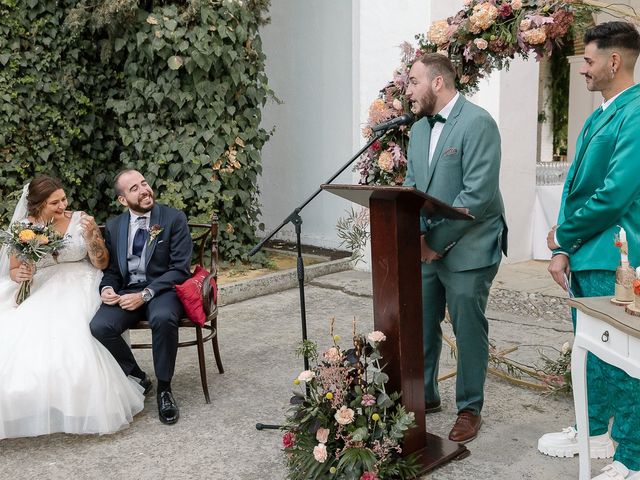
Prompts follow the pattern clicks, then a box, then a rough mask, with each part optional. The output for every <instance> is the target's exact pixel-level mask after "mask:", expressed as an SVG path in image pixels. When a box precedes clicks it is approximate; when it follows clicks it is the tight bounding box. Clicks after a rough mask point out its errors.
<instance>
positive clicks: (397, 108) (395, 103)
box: [392, 98, 402, 112]
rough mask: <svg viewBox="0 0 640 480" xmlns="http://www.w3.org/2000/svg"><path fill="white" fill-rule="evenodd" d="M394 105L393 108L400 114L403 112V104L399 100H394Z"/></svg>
mask: <svg viewBox="0 0 640 480" xmlns="http://www.w3.org/2000/svg"><path fill="white" fill-rule="evenodd" d="M392 105H393V108H395V109H396V110H398V111H399V112H401V111H402V102H401V101H400V100H398V99H397V98H394V99H393V103H392Z"/></svg>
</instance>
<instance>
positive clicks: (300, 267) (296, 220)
mask: <svg viewBox="0 0 640 480" xmlns="http://www.w3.org/2000/svg"><path fill="white" fill-rule="evenodd" d="M387 131H388V129H384V130H381V131H378V132H374V134H373V137H372V138H371V140H369V142H367V144H366V145H365V146H364V147H362V148H361V149H360V150H358V151H357V152H356V154H355V155H354V156H353V157H351V158H350V159H349V161H347V163H345V164H344V165H343V166H342V167H340V169H339V170H338V171H337V172H336V173H334V174H333V176H332V177H331V178H329V179H328V180H327V181H326V182H324V184H329V183H331V182H333V181H334V180H335V179H336V178H337V177H338V176H339V175H340V174H341V173H342V172H344V171H345V170H346V169H347V168H348V167H349V165H351V164H352V163H353V161H354V160H355V159H356V158H358V157H359V156H360V155H362V154H363V153H364V152H365V151H366V150H367V149H368V148H369V147H370V146H371V145H373V143H374V142H375V141H376V140H379V139H380V138H382V137H383V136H384V135H385V134H386V133H387ZM320 192H322V188H318V189H317V190H316V191H315V192H313V193H312V194H311V195H310V196H309V197H308V198H307V199H306V200H304V201H303V202H302V203H301V204H300V205H298V206H297V207H296V208H295V209H294V210H293V211H292V212H291V213H290V214H289V215H287V216H286V217H285V219H284V220H283V221H282V223H280V225H278V226H277V227H276V228H275V229H273V230H272V231H271V232H269V234H268V235H267V236H265V237H264V238H263V239H262V240H261V241H260V243H258V244H257V245H256V246H255V247H253V248H252V249H251V251H250V252H249V255H255V254H256V253H257V252H258V251H259V250H260V249H261V248H262V247H263V246H264V244H265V243H266V242H267V241H268V240H269V239H271V237H273V236H274V235H275V234H276V233H278V232H279V231H280V229H282V227H284V226H285V225H286V224H287V223H289V222H291V223H292V224H293V225H294V227H295V230H296V250H297V252H298V255H297V262H296V270H297V276H298V290H299V292H300V322H301V324H302V341H303V342H306V341H307V313H306V308H305V300H304V263H303V261H302V243H301V240H300V236H301V233H302V217H300V211H301V210H302V209H303V208H304V207H306V206H307V205H308V204H309V203H310V202H311V201H312V200H313V199H314V198H316V197H317V196H318V194H319V193H320ZM303 359H304V369H305V370H309V358H307V356H306V355H305V356H304V357H303ZM308 388H309V387H308V386H307V389H308ZM280 428H281V425H268V424H263V423H256V429H258V430H279V429H280Z"/></svg>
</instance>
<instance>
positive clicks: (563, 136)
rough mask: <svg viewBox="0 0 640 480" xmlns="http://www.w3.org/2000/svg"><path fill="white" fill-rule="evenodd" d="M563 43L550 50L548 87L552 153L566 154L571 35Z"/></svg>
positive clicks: (571, 53)
mask: <svg viewBox="0 0 640 480" xmlns="http://www.w3.org/2000/svg"><path fill="white" fill-rule="evenodd" d="M567 40H568V41H566V42H565V43H564V44H563V45H561V46H560V47H559V48H556V49H554V50H553V51H552V53H551V57H550V58H549V70H550V72H549V73H550V75H549V77H550V78H549V89H550V98H549V101H550V104H551V105H550V106H551V118H552V122H553V125H552V129H553V153H554V155H566V154H567V140H568V125H569V76H570V68H569V62H568V61H567V57H569V56H571V55H573V42H572V40H573V37H572V34H570V35H569V37H568V38H567Z"/></svg>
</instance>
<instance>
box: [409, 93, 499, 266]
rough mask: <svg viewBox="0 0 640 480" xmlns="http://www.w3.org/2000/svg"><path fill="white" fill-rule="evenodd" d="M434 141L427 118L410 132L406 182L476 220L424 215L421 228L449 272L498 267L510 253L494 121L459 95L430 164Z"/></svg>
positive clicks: (497, 138) (497, 135) (497, 134)
mask: <svg viewBox="0 0 640 480" xmlns="http://www.w3.org/2000/svg"><path fill="white" fill-rule="evenodd" d="M430 137H431V127H430V126H429V122H428V121H427V119H426V118H423V119H421V120H419V121H417V122H416V123H415V124H414V125H413V127H412V128H411V136H410V140H409V148H408V162H409V163H408V166H407V177H406V180H405V182H404V184H405V185H406V186H411V187H415V188H417V189H418V190H421V191H423V192H426V193H427V194H429V195H431V196H433V197H435V198H437V199H439V200H442V201H443V202H445V203H447V204H449V205H452V206H454V207H464V208H468V209H469V212H470V213H471V215H473V216H474V217H475V220H472V221H465V220H449V219H443V218H438V217H433V216H432V217H429V216H428V215H427V214H426V212H424V211H423V213H422V214H421V225H420V230H421V231H422V232H423V233H424V234H425V238H426V240H427V243H428V245H429V246H430V247H431V248H432V249H434V250H435V251H436V252H438V253H440V254H441V255H443V258H442V260H440V261H441V262H443V264H444V266H445V267H446V268H448V269H449V270H451V271H465V270H473V269H476V268H482V267H486V266H489V265H493V264H495V263H497V262H498V261H499V260H500V259H501V257H502V252H504V253H505V254H506V253H507V227H506V221H505V218H504V205H503V203H502V195H501V194H500V189H499V175H500V133H499V131H498V126H497V125H496V122H495V121H494V120H493V118H491V115H489V113H488V112H487V111H485V110H484V109H482V108H480V107H478V106H477V105H474V104H473V103H471V102H469V101H468V100H466V99H465V98H464V97H463V96H462V95H460V97H459V98H458V100H457V101H456V103H455V105H454V107H453V110H452V111H451V114H450V115H449V117H448V118H447V121H446V123H445V124H444V127H443V129H442V133H441V135H440V138H439V140H438V144H437V145H436V149H435V152H434V154H433V159H432V161H431V165H430V166H429V140H430Z"/></svg>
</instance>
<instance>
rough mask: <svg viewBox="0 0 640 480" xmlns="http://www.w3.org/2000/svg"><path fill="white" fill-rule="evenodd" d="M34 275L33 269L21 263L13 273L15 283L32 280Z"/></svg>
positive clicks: (27, 264) (29, 265)
mask: <svg viewBox="0 0 640 480" xmlns="http://www.w3.org/2000/svg"><path fill="white" fill-rule="evenodd" d="M34 273H35V267H34V266H33V265H31V264H29V263H21V264H20V266H19V267H18V268H17V269H16V273H15V281H16V282H18V283H20V282H26V281H28V280H31V279H32V278H33V274H34Z"/></svg>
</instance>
